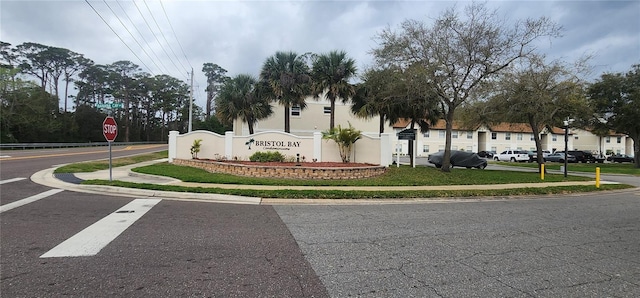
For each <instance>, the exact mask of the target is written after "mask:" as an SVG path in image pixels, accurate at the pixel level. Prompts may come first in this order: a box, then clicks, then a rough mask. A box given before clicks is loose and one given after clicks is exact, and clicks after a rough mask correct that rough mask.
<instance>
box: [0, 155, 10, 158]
mask: <svg viewBox="0 0 640 298" xmlns="http://www.w3.org/2000/svg"><path fill="white" fill-rule="evenodd" d="M9 157H11V155H0V158H9Z"/></svg>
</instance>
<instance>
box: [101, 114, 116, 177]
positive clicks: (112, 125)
mask: <svg viewBox="0 0 640 298" xmlns="http://www.w3.org/2000/svg"><path fill="white" fill-rule="evenodd" d="M102 135H104V138H105V139H106V140H107V142H108V143H109V182H111V181H112V177H113V176H112V171H111V168H112V167H111V143H113V141H115V140H116V137H117V136H118V124H117V123H116V119H113V117H111V116H107V118H104V121H102Z"/></svg>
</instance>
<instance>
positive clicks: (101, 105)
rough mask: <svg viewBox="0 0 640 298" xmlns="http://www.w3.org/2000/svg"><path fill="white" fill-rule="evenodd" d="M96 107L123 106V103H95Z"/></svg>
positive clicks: (113, 107)
mask: <svg viewBox="0 0 640 298" xmlns="http://www.w3.org/2000/svg"><path fill="white" fill-rule="evenodd" d="M96 108H98V109H117V108H120V109H122V108H124V104H123V103H121V102H111V103H97V104H96Z"/></svg>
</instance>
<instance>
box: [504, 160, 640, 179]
mask: <svg viewBox="0 0 640 298" xmlns="http://www.w3.org/2000/svg"><path fill="white" fill-rule="evenodd" d="M491 163H492V164H496V165H501V166H512V167H525V168H538V164H537V163H527V162H504V161H500V162H491ZM560 166H564V163H559V162H547V163H545V167H546V168H547V169H548V170H558V171H559V170H560ZM596 167H600V173H601V174H626V175H634V176H640V168H636V167H635V165H634V164H633V163H628V162H627V163H569V164H568V165H567V170H568V171H575V172H589V173H594V174H595V173H596Z"/></svg>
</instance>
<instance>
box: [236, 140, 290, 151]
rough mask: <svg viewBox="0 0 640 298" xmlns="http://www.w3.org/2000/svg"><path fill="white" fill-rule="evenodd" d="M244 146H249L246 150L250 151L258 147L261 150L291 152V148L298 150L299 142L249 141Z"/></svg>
mask: <svg viewBox="0 0 640 298" xmlns="http://www.w3.org/2000/svg"><path fill="white" fill-rule="evenodd" d="M245 145H247V146H249V147H248V149H249V150H251V147H252V146H253V147H254V148H256V149H258V147H259V148H260V149H262V150H291V148H300V141H278V140H266V141H263V140H254V139H250V140H249V141H248V142H246V143H245Z"/></svg>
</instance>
